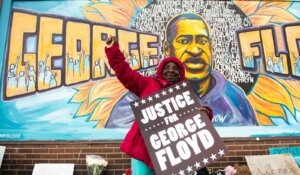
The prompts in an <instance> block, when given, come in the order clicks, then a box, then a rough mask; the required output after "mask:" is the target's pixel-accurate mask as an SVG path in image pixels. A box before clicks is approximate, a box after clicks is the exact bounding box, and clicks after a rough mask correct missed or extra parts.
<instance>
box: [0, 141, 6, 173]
mask: <svg viewBox="0 0 300 175" xmlns="http://www.w3.org/2000/svg"><path fill="white" fill-rule="evenodd" d="M4 152H5V146H0V168H1V166H2V160H3V157H4Z"/></svg>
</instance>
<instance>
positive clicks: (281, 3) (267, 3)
mask: <svg viewBox="0 0 300 175" xmlns="http://www.w3.org/2000/svg"><path fill="white" fill-rule="evenodd" d="M292 4H293V3H292V2H284V1H277V2H276V1H262V2H261V4H260V5H261V6H265V7H269V6H275V7H280V8H284V9H287V8H289V7H290V6H291V5H292Z"/></svg>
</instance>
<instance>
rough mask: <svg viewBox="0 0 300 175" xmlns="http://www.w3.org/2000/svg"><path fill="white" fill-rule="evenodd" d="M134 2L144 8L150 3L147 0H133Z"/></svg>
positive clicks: (138, 6)
mask: <svg viewBox="0 0 300 175" xmlns="http://www.w3.org/2000/svg"><path fill="white" fill-rule="evenodd" d="M133 2H134V4H135V6H136V7H137V8H139V9H142V8H144V7H145V6H146V5H147V4H148V1H147V0H133Z"/></svg>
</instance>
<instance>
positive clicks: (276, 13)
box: [256, 7, 297, 23]
mask: <svg viewBox="0 0 300 175" xmlns="http://www.w3.org/2000/svg"><path fill="white" fill-rule="evenodd" d="M256 15H266V16H271V17H272V18H271V21H270V22H272V23H287V22H295V21H297V18H296V17H295V16H293V15H292V14H291V13H290V12H289V11H288V10H287V9H283V8H279V7H265V8H260V9H259V10H258V11H257V12H256Z"/></svg>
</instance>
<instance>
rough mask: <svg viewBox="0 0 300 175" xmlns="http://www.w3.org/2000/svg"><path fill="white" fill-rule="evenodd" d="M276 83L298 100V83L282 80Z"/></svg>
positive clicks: (299, 87) (299, 82)
mask: <svg viewBox="0 0 300 175" xmlns="http://www.w3.org/2000/svg"><path fill="white" fill-rule="evenodd" d="M278 81H279V82H280V83H281V84H282V85H283V86H284V87H285V88H286V89H287V90H288V92H289V93H290V94H291V95H292V96H294V97H296V98H300V81H296V80H283V79H278Z"/></svg>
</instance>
